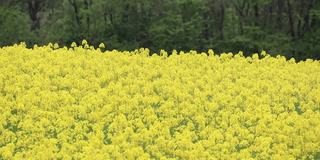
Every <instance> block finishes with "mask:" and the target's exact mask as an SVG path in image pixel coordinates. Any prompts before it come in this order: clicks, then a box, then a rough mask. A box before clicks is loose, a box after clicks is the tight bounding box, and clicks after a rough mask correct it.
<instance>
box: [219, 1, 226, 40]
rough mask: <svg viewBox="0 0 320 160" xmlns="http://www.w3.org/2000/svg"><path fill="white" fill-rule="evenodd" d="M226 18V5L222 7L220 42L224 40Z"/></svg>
mask: <svg viewBox="0 0 320 160" xmlns="http://www.w3.org/2000/svg"><path fill="white" fill-rule="evenodd" d="M224 16H225V8H224V5H223V4H221V5H220V24H219V30H220V40H223V39H224Z"/></svg>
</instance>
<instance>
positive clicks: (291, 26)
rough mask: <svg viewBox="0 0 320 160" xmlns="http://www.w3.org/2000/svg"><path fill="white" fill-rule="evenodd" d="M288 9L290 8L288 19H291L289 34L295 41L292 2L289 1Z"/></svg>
mask: <svg viewBox="0 0 320 160" xmlns="http://www.w3.org/2000/svg"><path fill="white" fill-rule="evenodd" d="M286 2H287V7H288V19H289V32H290V34H291V36H292V38H293V39H295V29H294V21H293V13H292V6H291V3H290V0H287V1H286Z"/></svg>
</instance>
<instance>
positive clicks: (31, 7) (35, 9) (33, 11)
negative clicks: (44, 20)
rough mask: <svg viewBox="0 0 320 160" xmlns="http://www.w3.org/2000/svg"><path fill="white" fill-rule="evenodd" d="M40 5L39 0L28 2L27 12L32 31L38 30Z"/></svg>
mask: <svg viewBox="0 0 320 160" xmlns="http://www.w3.org/2000/svg"><path fill="white" fill-rule="evenodd" d="M40 3H41V1H39V0H30V1H28V11H29V16H30V18H31V21H32V24H31V30H32V31H34V30H37V29H40V16H39V12H40V10H41V4H40Z"/></svg>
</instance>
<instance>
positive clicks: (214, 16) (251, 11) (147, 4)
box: [0, 0, 320, 59]
mask: <svg viewBox="0 0 320 160" xmlns="http://www.w3.org/2000/svg"><path fill="white" fill-rule="evenodd" d="M82 39H86V40H88V41H89V42H90V43H91V44H93V45H95V46H97V45H98V44H99V43H100V42H104V43H105V44H107V48H108V49H118V50H132V49H136V48H140V47H146V48H150V49H151V50H152V51H154V52H157V51H159V50H160V49H165V50H168V51H170V50H173V49H177V50H199V51H206V50H208V49H210V48H212V49H214V50H215V51H216V52H238V51H240V50H241V51H244V53H245V54H247V55H249V54H252V53H256V52H260V51H262V50H266V51H268V52H269V53H271V54H274V55H276V54H282V55H285V56H287V57H295V58H297V59H306V58H314V59H320V1H318V0H54V1H52V0H1V1H0V46H5V45H11V44H13V43H17V42H19V41H26V42H27V43H28V44H29V45H33V44H46V43H49V42H58V43H59V44H60V45H70V44H71V43H72V42H74V41H75V42H80V41H81V40H82Z"/></svg>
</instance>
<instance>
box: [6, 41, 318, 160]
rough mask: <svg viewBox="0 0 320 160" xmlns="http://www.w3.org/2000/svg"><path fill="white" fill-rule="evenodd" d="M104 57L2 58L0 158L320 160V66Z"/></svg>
mask: <svg viewBox="0 0 320 160" xmlns="http://www.w3.org/2000/svg"><path fill="white" fill-rule="evenodd" d="M103 48H104V45H103V44H101V45H100V48H98V49H95V48H93V47H92V46H90V45H88V44H87V42H86V41H83V44H82V45H80V46H77V45H76V44H75V43H73V44H72V47H71V48H67V47H63V48H59V46H58V45H57V44H49V45H46V46H34V47H33V48H32V49H28V48H27V47H26V45H25V44H24V43H21V44H19V45H13V46H8V47H2V48H0V159H19V160H20V159H70V160H71V159H74V160H77V159H90V160H100V159H129V160H131V159H275V160H277V159H279V160H290V159H317V158H319V157H320V62H319V61H315V60H306V61H301V62H296V61H295V60H294V59H290V60H286V59H285V58H284V57H282V56H277V57H271V56H270V55H268V54H266V53H265V52H262V53H261V54H259V55H258V54H254V55H253V56H251V57H244V56H243V55H242V54H241V53H238V54H231V53H225V54H221V55H216V54H214V52H213V51H212V50H209V51H208V53H197V52H196V51H190V52H188V53H184V52H177V51H173V52H172V55H170V56H168V53H167V52H166V51H161V52H160V54H159V55H156V54H153V55H151V54H150V53H149V50H148V49H143V48H142V49H139V50H135V51H130V52H129V51H116V50H113V51H104V50H103ZM149 54H150V55H151V56H150V55H149ZM170 54H171V53H170Z"/></svg>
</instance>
